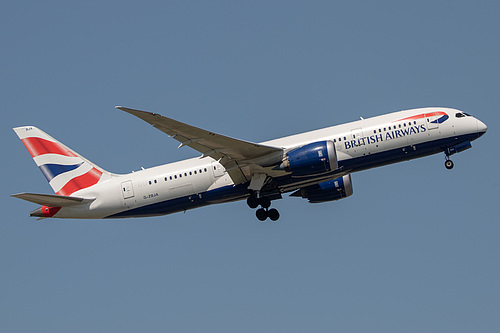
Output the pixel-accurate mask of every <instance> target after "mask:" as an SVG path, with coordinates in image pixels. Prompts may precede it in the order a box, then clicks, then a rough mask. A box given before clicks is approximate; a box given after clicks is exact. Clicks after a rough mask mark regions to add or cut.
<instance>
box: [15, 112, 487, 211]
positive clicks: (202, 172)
mask: <svg viewBox="0 0 500 333" xmlns="http://www.w3.org/2000/svg"><path fill="white" fill-rule="evenodd" d="M117 108H118V109H120V110H123V111H125V112H128V113H130V114H132V115H134V116H136V117H138V118H140V119H142V120H144V121H146V122H148V123H149V124H151V125H153V126H154V127H155V128H157V129H159V130H160V131H162V132H164V133H166V134H168V135H169V136H170V137H171V138H173V139H175V140H177V141H179V142H180V145H179V148H180V147H183V146H189V147H191V148H193V149H195V150H197V151H198V152H200V153H201V156H200V157H196V158H192V159H188V160H184V161H179V162H175V163H170V164H165V165H161V166H157V167H153V168H149V169H143V170H140V171H136V172H132V173H129V174H114V173H111V172H108V171H106V170H104V169H102V168H100V167H99V166H97V165H96V164H94V163H92V162H91V161H89V160H87V159H86V158H84V157H83V156H81V155H79V154H78V153H77V152H75V151H74V150H72V149H70V148H68V147H66V146H65V145H63V144H62V143H60V142H58V141H57V140H55V139H54V138H52V137H51V136H49V135H48V134H46V133H45V132H43V131H42V130H40V129H38V128H36V127H34V126H23V127H17V128H14V131H15V132H16V134H17V135H18V136H19V138H20V139H21V140H22V142H23V144H24V145H25V146H26V148H27V149H28V152H29V153H30V154H31V156H32V157H33V159H34V161H35V163H36V165H37V166H38V167H39V168H40V170H41V171H42V173H43V175H44V176H45V177H46V178H47V180H48V181H49V184H50V186H51V187H52V189H53V190H54V192H55V193H56V194H55V195H54V194H35V193H19V194H14V195H12V196H13V197H16V198H20V199H24V200H27V201H30V202H33V203H36V204H38V205H41V206H42V207H40V208H38V209H36V210H34V211H32V212H31V213H30V215H31V216H34V217H39V218H48V217H53V218H71V219H101V218H125V217H146V216H159V215H165V214H171V213H175V212H182V211H186V210H189V209H193V208H198V207H203V206H206V205H211V204H218V203H225V202H231V201H237V200H246V201H247V204H248V206H249V207H250V208H252V209H256V208H257V209H256V216H257V219H259V220H260V221H265V220H266V219H268V218H269V219H270V220H271V221H276V220H278V219H279V217H280V214H279V212H278V211H277V210H276V209H274V208H270V206H271V201H272V200H277V199H281V198H282V196H283V194H284V193H290V192H291V196H293V197H300V198H305V199H307V200H309V202H311V203H319V202H328V201H334V200H339V199H343V198H346V197H348V196H350V195H352V193H353V188H352V181H351V174H352V173H354V172H357V171H362V170H367V169H370V168H374V167H378V166H382V165H387V164H392V163H397V162H401V161H407V160H411V159H415V158H418V157H423V156H427V155H431V154H437V153H444V154H445V167H446V168H447V169H452V168H453V162H452V161H451V160H450V158H449V157H450V156H451V155H453V154H455V153H458V152H461V151H464V150H466V149H468V148H471V142H472V141H473V140H476V139H477V138H479V137H481V136H482V135H483V134H484V133H486V130H487V127H486V125H485V124H484V123H482V122H481V121H479V120H478V119H476V118H474V117H472V116H470V115H469V114H467V113H465V112H462V111H459V110H456V109H450V108H441V107H432V108H420V109H412V110H406V111H399V112H393V113H390V114H386V115H382V116H378V117H373V118H369V119H363V118H361V120H358V121H355V122H350V123H347V124H342V125H337V126H333V127H328V128H324V129H319V130H315V131H311V132H305V133H302V134H297V135H292V136H288V137H284V138H280V139H276V140H271V141H267V142H262V143H253V142H248V141H243V140H239V139H235V138H231V137H228V136H224V135H221V134H217V133H214V132H211V131H207V130H203V129H200V128H197V127H194V126H191V125H187V124H184V123H182V122H179V121H176V120H174V119H170V118H167V117H164V116H161V115H159V114H157V113H150V112H145V111H139V110H134V109H129V108H125V107H120V106H117Z"/></svg>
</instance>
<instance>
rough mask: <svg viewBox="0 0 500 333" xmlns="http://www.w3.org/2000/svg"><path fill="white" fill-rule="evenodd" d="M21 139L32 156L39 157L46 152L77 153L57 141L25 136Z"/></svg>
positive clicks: (69, 154)
mask: <svg viewBox="0 0 500 333" xmlns="http://www.w3.org/2000/svg"><path fill="white" fill-rule="evenodd" d="M21 141H22V142H23V143H24V145H25V146H26V149H28V151H29V153H30V155H31V157H37V156H40V155H45V154H59V155H64V156H70V157H75V156H76V155H75V154H73V153H72V152H70V151H69V150H67V149H66V148H64V147H63V146H62V145H60V144H59V143H56V142H52V141H48V140H45V139H42V138H25V139H21Z"/></svg>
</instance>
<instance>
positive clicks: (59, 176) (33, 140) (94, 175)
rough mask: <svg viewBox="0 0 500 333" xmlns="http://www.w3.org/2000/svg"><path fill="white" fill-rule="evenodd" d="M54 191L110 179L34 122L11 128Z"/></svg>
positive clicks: (69, 193)
mask: <svg viewBox="0 0 500 333" xmlns="http://www.w3.org/2000/svg"><path fill="white" fill-rule="evenodd" d="M14 131H15V132H16V134H17V136H19V138H20V139H21V141H22V142H23V144H24V145H25V146H26V148H27V149H28V152H29V153H30V155H31V157H33V160H34V161H35V163H36V165H37V166H38V167H39V168H40V171H42V173H43V175H44V176H45V178H47V181H48V182H49V184H50V186H51V187H52V189H53V190H54V192H55V193H56V194H57V195H60V196H72V195H73V194H74V193H76V192H78V191H80V190H82V189H86V188H89V187H91V186H94V185H96V184H97V183H99V182H102V181H106V180H109V179H111V173H109V172H107V171H105V170H103V169H102V168H100V167H98V166H97V165H95V164H94V163H92V162H90V161H89V160H87V159H86V158H84V157H83V156H81V155H79V154H78V153H76V152H75V151H73V150H71V149H70V148H68V147H66V146H65V145H63V144H62V143H60V142H58V141H57V140H55V139H54V138H53V137H51V136H50V135H48V134H47V133H45V132H43V131H42V130H40V129H38V128H36V127H34V126H23V127H17V128H14Z"/></svg>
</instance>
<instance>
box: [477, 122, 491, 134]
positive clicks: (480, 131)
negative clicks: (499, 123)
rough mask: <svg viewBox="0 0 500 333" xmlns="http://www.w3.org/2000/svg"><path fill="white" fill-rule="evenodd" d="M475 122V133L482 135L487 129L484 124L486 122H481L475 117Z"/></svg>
mask: <svg viewBox="0 0 500 333" xmlns="http://www.w3.org/2000/svg"><path fill="white" fill-rule="evenodd" d="M476 123H477V133H478V134H479V136H482V135H483V134H484V133H486V131H487V130H488V126H486V124H485V123H483V122H482V121H481V120H477V119H476Z"/></svg>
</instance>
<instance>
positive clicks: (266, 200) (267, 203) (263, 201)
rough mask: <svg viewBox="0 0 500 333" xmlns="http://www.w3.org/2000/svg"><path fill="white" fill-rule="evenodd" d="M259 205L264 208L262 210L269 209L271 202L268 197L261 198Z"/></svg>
mask: <svg viewBox="0 0 500 333" xmlns="http://www.w3.org/2000/svg"><path fill="white" fill-rule="evenodd" d="M259 203H260V205H261V206H262V208H269V206H271V200H269V198H268V197H262V198H260V199H259Z"/></svg>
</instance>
